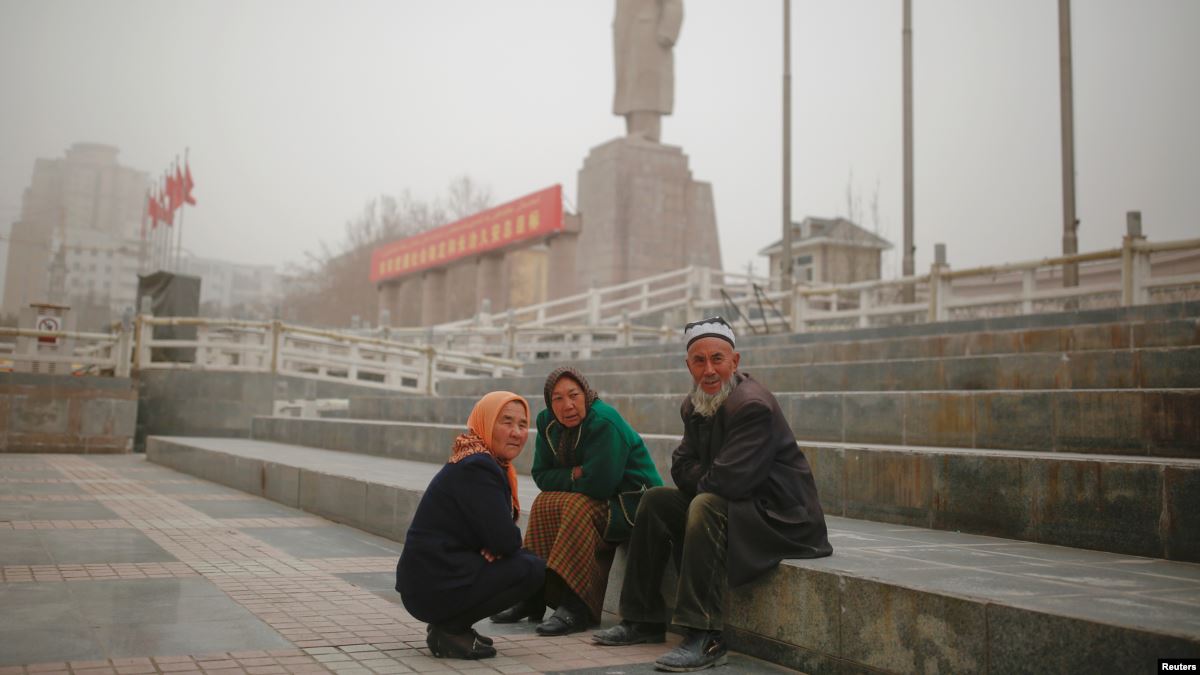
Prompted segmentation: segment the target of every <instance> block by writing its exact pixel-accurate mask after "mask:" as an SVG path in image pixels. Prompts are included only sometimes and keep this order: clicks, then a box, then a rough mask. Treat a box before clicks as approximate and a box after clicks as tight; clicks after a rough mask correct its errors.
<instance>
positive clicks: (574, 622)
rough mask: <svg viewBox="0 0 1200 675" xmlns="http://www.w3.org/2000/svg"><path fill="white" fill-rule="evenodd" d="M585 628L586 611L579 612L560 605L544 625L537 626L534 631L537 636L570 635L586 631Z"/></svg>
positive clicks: (586, 621)
mask: <svg viewBox="0 0 1200 675" xmlns="http://www.w3.org/2000/svg"><path fill="white" fill-rule="evenodd" d="M587 627H588V613H587V610H586V609H585V610H583V611H582V612H579V611H578V610H573V609H570V608H568V607H567V603H562V604H560V605H559V606H558V609H556V610H554V614H552V615H550V618H549V619H547V620H546V621H545V623H540V624H538V627H537V628H535V629H534V630H535V631H537V634H538V635H570V634H571V633H578V632H580V631H584V630H587Z"/></svg>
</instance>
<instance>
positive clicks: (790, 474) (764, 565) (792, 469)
mask: <svg viewBox="0 0 1200 675" xmlns="http://www.w3.org/2000/svg"><path fill="white" fill-rule="evenodd" d="M733 377H734V382H735V385H734V389H733V391H732V392H730V394H729V398H727V399H725V402H724V403H723V404H722V405H721V407H720V408H719V409H718V410H717V412H716V414H714V415H713V416H712V417H710V418H705V417H703V416H701V415H699V414H698V413H696V412H695V406H693V405H692V401H691V397H688V398H687V399H686V400H685V401H684V403H683V406H682V408H681V410H680V414H681V415H682V417H683V441H682V442H681V443H680V445H679V447H678V448H677V449H676V450H675V453H674V455H673V456H672V461H671V476H672V478H674V479H675V486H676V487H678V488H679V489H680V490H682V491H683V492H684V493H686V494H689V495H696V494H697V493H701V492H711V493H713V494H717V495H720V496H722V497H724V498H725V499H727V500H728V501H729V526H728V534H727V542H728V558H727V560H728V562H727V565H728V574H729V586H730V587H731V588H732V587H736V586H740V585H741V584H744V583H746V582H747V581H751V580H752V579H754V578H755V577H757V576H758V575H760V574H762V573H763V572H766V571H767V570H770V569H771V568H773V567H775V566H776V565H778V564H779V561H780V560H782V559H784V558H820V557H823V556H827V555H830V554H831V553H833V547H831V546H830V545H829V539H828V538H827V532H826V528H825V514H824V512H823V511H822V510H821V502H820V500H819V499H818V498H817V486H816V484H815V483H814V482H813V476H812V471H811V470H810V469H809V467H808V460H806V459H805V458H804V453H802V452H801V451H800V448H799V447H797V446H796V438H795V436H793V435H792V429H791V427H789V426H788V423H787V420H786V419H785V418H784V416H783V411H782V410H780V409H779V402H778V401H776V400H775V397H774V396H773V395H772V394H771V392H769V391H767V389H766V387H764V386H762V385H761V384H759V383H758V382H757V381H755V380H754V379H753V378H751V377H750V376H749V375H746V374H744V373H734V375H733Z"/></svg>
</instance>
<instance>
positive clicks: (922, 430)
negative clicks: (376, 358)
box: [350, 370, 1200, 458]
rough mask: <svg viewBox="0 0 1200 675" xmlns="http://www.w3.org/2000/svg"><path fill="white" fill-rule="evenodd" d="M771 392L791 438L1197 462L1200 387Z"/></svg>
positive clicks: (669, 399)
mask: <svg viewBox="0 0 1200 675" xmlns="http://www.w3.org/2000/svg"><path fill="white" fill-rule="evenodd" d="M749 372H751V373H752V374H753V372H754V371H752V370H751V371H749ZM518 393H522V394H523V395H525V397H526V398H527V399H528V400H529V404H530V406H531V407H532V409H533V413H534V414H535V415H536V414H537V413H538V412H539V411H540V410H541V409H543V408H544V407H545V404H544V402H543V399H542V393H541V387H540V386H539V387H538V388H537V389H536V390H533V391H525V392H518ZM775 396H776V398H777V399H778V400H779V404H780V406H781V407H782V408H783V410H784V413H785V414H786V415H787V418H788V420H789V421H790V422H791V425H792V429H793V430H794V431H795V433H796V436H797V437H800V438H805V439H809V440H814V441H835V442H846V443H882V444H887V445H919V446H937V447H956V448H988V449H991V448H995V449H1004V450H1034V451H1055V452H1082V453H1088V454H1093V453H1099V454H1116V455H1131V456H1136V455H1141V456H1152V457H1191V458H1200V389H1163V390H1105V389H1098V390H1090V391H1077V390H1024V391H927V392H819V393H793V392H779V391H777V392H776V393H775ZM603 398H604V400H605V401H607V402H608V403H609V404H610V405H612V406H613V407H615V408H616V409H617V410H618V411H620V413H621V415H622V416H624V417H625V419H626V420H627V421H628V422H629V423H630V424H631V425H632V426H633V428H634V429H636V430H638V432H640V433H642V434H681V433H682V432H683V424H682V422H681V421H680V418H679V407H680V404H681V403H682V401H683V396H682V395H680V394H677V393H676V394H630V395H613V396H604V397H603ZM477 400H478V397H475V396H443V397H437V398H418V397H407V398H390V399H389V398H355V399H351V401H350V417H352V418H355V419H374V420H389V421H400V422H405V421H407V422H434V423H442V424H451V425H461V424H462V423H463V421H464V420H466V419H467V415H468V414H470V412H471V408H472V407H473V406H474V405H475V402H476V401H477Z"/></svg>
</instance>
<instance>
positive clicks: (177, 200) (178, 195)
mask: <svg viewBox="0 0 1200 675" xmlns="http://www.w3.org/2000/svg"><path fill="white" fill-rule="evenodd" d="M185 195H186V192H185V191H184V189H183V171H181V170H180V169H179V165H178V164H176V165H175V194H174V195H173V196H172V197H171V201H172V203H174V204H175V208H179V207H181V206H183V198H184V196H185Z"/></svg>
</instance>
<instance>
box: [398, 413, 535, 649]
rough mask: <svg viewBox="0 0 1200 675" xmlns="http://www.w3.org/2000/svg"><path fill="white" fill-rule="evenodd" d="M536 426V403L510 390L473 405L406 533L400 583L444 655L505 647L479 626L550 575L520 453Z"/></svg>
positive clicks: (411, 607) (432, 641)
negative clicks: (516, 464)
mask: <svg viewBox="0 0 1200 675" xmlns="http://www.w3.org/2000/svg"><path fill="white" fill-rule="evenodd" d="M528 436H529V404H528V403H527V402H526V401H525V399H523V398H521V397H520V396H517V395H516V394H513V393H511V392H507V391H494V392H492V393H490V394H487V395H486V396H484V397H483V398H482V399H480V400H479V402H478V403H476V404H475V408H474V409H473V410H472V411H471V415H470V417H469V418H468V419H467V432H466V433H464V434H461V435H460V436H458V438H456V439H455V441H454V448H453V450H452V452H451V454H450V461H449V462H448V463H447V464H446V465H445V466H443V467H442V469H441V471H439V472H438V473H437V475H436V476H434V477H433V480H432V481H430V483H429V487H428V488H426V490H425V494H424V495H422V497H421V502H420V504H419V505H418V506H417V512H416V515H415V516H414V517H413V521H412V525H411V526H410V527H409V528H408V534H407V536H406V537H405V540H404V551H403V552H402V553H401V554H400V562H399V563H398V564H397V566H396V590H397V591H398V592H399V593H400V599H401V600H402V601H403V602H404V607H405V608H406V609H407V610H408V612H409V613H410V614H412V615H413V616H414V617H416V618H417V619H420V620H421V621H425V622H427V623H428V624H429V628H428V631H427V637H426V643H427V644H428V645H429V651H430V652H432V653H433V655H434V656H437V657H440V658H457V659H482V658H488V657H491V656H495V655H496V649H495V648H494V647H493V646H492V640H491V638H488V637H484V636H482V635H480V634H479V633H477V632H476V631H475V630H474V629H473V628H472V627H471V626H472V625H473V624H474V623H475V622H477V621H479V620H480V619H482V618H484V617H486V616H490V615H492V614H495V613H496V612H498V611H500V610H501V609H503V608H505V607H508V606H511V605H512V604H513V603H514V602H517V601H518V600H520V599H522V598H526V597H528V596H529V595H530V594H531V593H533V592H534V591H536V590H537V589H538V588H540V587H541V585H542V579H543V575H544V574H545V562H544V561H543V560H541V559H540V558H538V557H537V556H535V555H533V554H532V553H530V552H529V551H526V550H523V549H522V548H521V531H520V529H518V528H517V524H516V520H517V517H518V515H519V514H520V504H519V502H518V501H517V474H516V470H515V469H514V468H513V465H512V462H513V460H514V459H516V457H517V455H519V454H521V450H522V448H524V447H525V440H526V438H528Z"/></svg>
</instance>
